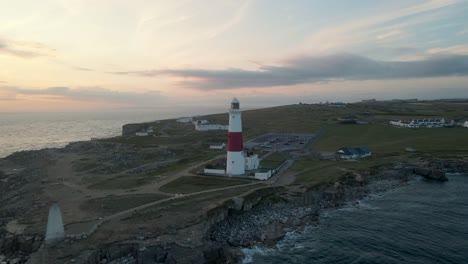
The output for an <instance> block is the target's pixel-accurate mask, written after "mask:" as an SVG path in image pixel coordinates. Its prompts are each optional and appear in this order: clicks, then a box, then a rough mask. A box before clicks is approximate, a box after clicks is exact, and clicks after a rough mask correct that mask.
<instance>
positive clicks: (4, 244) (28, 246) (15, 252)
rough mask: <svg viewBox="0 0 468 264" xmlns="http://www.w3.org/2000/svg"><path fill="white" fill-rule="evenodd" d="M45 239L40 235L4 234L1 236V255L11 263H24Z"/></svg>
mask: <svg viewBox="0 0 468 264" xmlns="http://www.w3.org/2000/svg"><path fill="white" fill-rule="evenodd" d="M43 239H44V238H43V237H42V236H39V235H36V236H25V235H13V234H4V235H3V236H2V237H1V238H0V256H3V259H4V260H5V261H10V263H12V261H17V262H16V263H24V262H26V260H27V259H28V256H29V255H31V254H32V253H34V252H36V251H37V250H38V249H39V248H40V246H41V244H42V241H43ZM0 262H1V261H0ZM7 263H8V262H7Z"/></svg>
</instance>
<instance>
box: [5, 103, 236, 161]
mask: <svg viewBox="0 0 468 264" xmlns="http://www.w3.org/2000/svg"><path fill="white" fill-rule="evenodd" d="M222 112H227V109H226V108H221V107H218V108H208V107H206V108H202V107H199V108H187V107H186V108H183V107H177V108H176V109H174V108H130V109H114V110H103V111H95V112H91V111H81V112H60V113H57V112H44V113H0V158H2V157H5V156H7V155H9V154H11V153H13V152H15V151H21V150H33V149H41V148H48V147H63V146H65V145H66V144H68V143H70V142H74V141H81V140H89V139H91V138H92V137H97V138H100V137H112V136H118V135H121V133H122V125H124V124H127V123H138V122H145V121H154V120H162V119H168V118H176V117H181V116H193V115H205V114H213V113H222Z"/></svg>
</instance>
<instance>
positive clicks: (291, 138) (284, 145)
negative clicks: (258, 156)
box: [244, 133, 315, 152]
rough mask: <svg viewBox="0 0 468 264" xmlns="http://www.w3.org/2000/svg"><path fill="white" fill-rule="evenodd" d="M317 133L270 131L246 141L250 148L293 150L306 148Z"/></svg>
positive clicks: (245, 144)
mask: <svg viewBox="0 0 468 264" xmlns="http://www.w3.org/2000/svg"><path fill="white" fill-rule="evenodd" d="M314 137H315V134H299V133H268V134H264V135H261V136H259V137H256V138H254V139H251V140H249V141H247V142H245V143H244V147H245V148H246V149H249V150H266V151H278V152H284V151H291V150H298V149H302V148H304V147H305V146H306V145H307V143H308V142H309V141H310V140H312V139H313V138H314Z"/></svg>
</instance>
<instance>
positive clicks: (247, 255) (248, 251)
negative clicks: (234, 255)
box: [241, 246, 278, 264]
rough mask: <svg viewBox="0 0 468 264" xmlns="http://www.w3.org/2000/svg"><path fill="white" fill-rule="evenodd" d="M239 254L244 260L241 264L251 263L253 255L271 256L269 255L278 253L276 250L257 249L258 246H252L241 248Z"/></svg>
mask: <svg viewBox="0 0 468 264" xmlns="http://www.w3.org/2000/svg"><path fill="white" fill-rule="evenodd" d="M241 252H242V253H243V254H244V259H242V262H241V263H243V264H247V263H253V259H254V256H255V255H260V256H271V255H274V254H277V253H278V251H277V250H276V249H272V248H263V247H258V246H254V247H252V248H243V249H241Z"/></svg>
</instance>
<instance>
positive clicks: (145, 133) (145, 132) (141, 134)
mask: <svg viewBox="0 0 468 264" xmlns="http://www.w3.org/2000/svg"><path fill="white" fill-rule="evenodd" d="M153 134H154V130H153V127H148V128H146V129H142V130H140V131H137V132H135V136H137V137H146V136H150V135H153Z"/></svg>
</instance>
